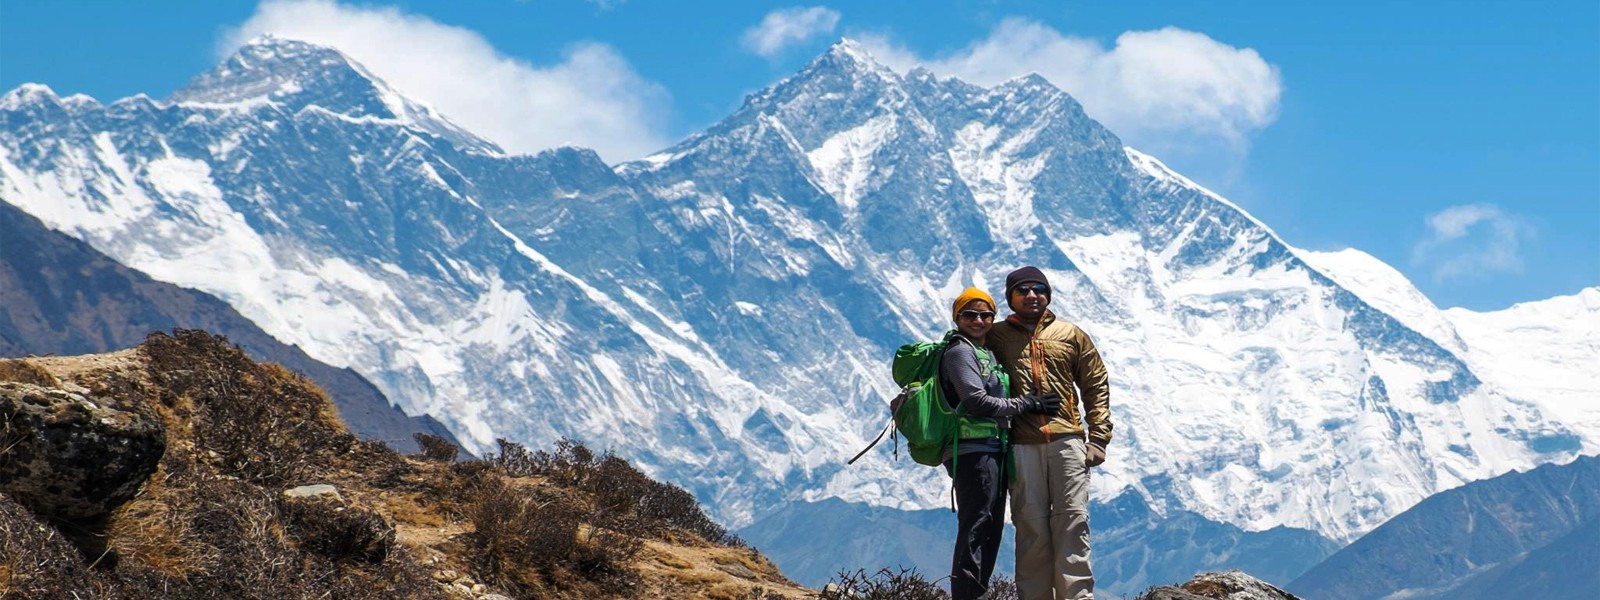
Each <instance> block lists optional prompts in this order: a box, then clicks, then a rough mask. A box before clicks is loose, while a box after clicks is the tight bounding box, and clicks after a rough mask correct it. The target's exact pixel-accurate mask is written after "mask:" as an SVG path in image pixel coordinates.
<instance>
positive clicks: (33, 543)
mask: <svg viewBox="0 0 1600 600" xmlns="http://www.w3.org/2000/svg"><path fill="white" fill-rule="evenodd" d="M111 589H113V585H112V582H110V581H107V578H105V577H104V576H103V575H101V574H99V573H97V572H94V571H91V570H90V569H88V568H87V567H86V566H85V565H84V564H83V556H82V555H81V554H80V553H79V552H78V549H77V548H76V547H75V546H73V545H72V543H71V542H69V541H67V539H66V537H64V536H62V535H61V533H60V532H58V531H56V529H55V528H54V527H52V526H50V525H48V524H46V523H45V522H44V521H43V520H41V519H39V518H38V517H36V516H35V515H34V514H33V513H32V512H31V511H29V510H28V509H27V508H25V507H23V506H22V505H21V504H17V503H16V501H14V500H12V499H11V497H9V496H7V495H5V494H4V493H0V599H7V600H9V599H11V598H18V599H21V598H52V597H72V595H78V596H79V597H83V598H91V597H101V596H103V595H108V592H109V591H110V590H111Z"/></svg>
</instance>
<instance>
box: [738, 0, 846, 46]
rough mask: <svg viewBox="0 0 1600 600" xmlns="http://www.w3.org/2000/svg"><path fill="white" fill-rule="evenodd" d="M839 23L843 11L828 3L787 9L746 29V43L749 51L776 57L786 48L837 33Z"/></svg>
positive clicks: (743, 39) (775, 12)
mask: <svg viewBox="0 0 1600 600" xmlns="http://www.w3.org/2000/svg"><path fill="white" fill-rule="evenodd" d="M838 26H839V11H836V10H833V9H831V8H828V7H826V6H813V7H810V8H806V7H800V6H796V7H793V8H783V9H778V10H775V11H772V12H769V13H767V16H766V17H765V18H763V19H761V24H759V25H756V26H754V27H751V28H749V29H746V30H745V31H744V37H743V38H742V42H743V43H744V47H745V49H746V50H749V51H751V52H754V53H756V54H759V55H761V56H764V57H767V58H772V57H773V56H776V55H777V54H778V53H779V52H782V51H783V50H784V49H785V48H788V47H790V46H793V45H795V44H799V43H801V42H805V41H806V40H809V39H812V38H814V37H817V36H820V35H827V34H830V33H833V30H834V28H836V27H838Z"/></svg>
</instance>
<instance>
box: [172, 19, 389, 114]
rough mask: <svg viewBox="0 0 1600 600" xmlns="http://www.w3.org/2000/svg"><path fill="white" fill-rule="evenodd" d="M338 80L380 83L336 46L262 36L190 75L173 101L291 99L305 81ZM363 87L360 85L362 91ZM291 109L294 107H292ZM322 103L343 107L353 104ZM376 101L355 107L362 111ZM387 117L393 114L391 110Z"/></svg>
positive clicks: (344, 84)
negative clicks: (215, 64) (209, 66)
mask: <svg viewBox="0 0 1600 600" xmlns="http://www.w3.org/2000/svg"><path fill="white" fill-rule="evenodd" d="M313 82H316V83H321V84H337V85H338V87H340V88H343V89H345V90H346V91H351V92H360V91H375V90H376V88H378V87H380V86H382V83H381V82H379V81H377V79H376V78H375V77H373V76H371V75H369V74H368V73H366V72H365V71H364V70H362V69H360V68H359V67H357V66H356V65H355V63H354V62H353V61H351V60H349V59H348V58H346V57H345V56H344V55H343V54H340V53H339V51H338V50H334V49H333V48H329V47H326V46H318V45H315V44H308V43H306V42H301V41H298V40H291V39H286V38H280V37H276V36H272V35H263V36H260V37H257V38H254V39H252V40H250V41H248V42H245V44H244V45H243V46H240V47H239V49H238V50H237V51H235V52H234V53H233V54H232V55H231V56H229V57H228V58H227V59H225V60H223V61H222V63H221V64H218V65H217V66H216V67H215V68H213V69H211V70H210V71H208V72H206V73H204V74H202V75H200V76H199V77H196V78H194V80H192V81H190V82H189V85H187V86H184V87H183V89H180V90H178V91H176V92H173V94H172V97H171V98H169V100H171V101H172V102H179V103H201V104H238V103H246V102H259V101H263V100H265V101H269V102H291V103H292V102H293V98H292V97H294V96H298V95H301V92H303V91H305V90H306V88H307V87H310V86H308V85H307V84H310V83H313ZM363 88H365V90H363ZM295 108H299V107H298V106H296V107H295ZM323 108H327V109H329V110H336V111H337V112H346V111H345V110H338V109H339V108H344V109H357V108H358V107H353V106H345V107H335V106H328V105H323ZM378 108H382V107H381V106H374V107H360V108H359V110H361V111H362V114H371V113H372V112H380V111H374V110H371V109H378ZM389 116H393V115H392V113H391V114H390V115H389Z"/></svg>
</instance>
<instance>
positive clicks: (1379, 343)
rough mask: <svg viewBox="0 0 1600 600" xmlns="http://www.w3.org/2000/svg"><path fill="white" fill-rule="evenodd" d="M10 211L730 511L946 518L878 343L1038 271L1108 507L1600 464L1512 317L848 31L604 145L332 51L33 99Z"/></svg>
mask: <svg viewBox="0 0 1600 600" xmlns="http://www.w3.org/2000/svg"><path fill="white" fill-rule="evenodd" d="M0 196H3V197H4V198H5V200H6V202H8V203H11V204H13V205H15V206H17V207H19V208H21V209H23V210H24V211H26V212H28V213H30V214H32V215H34V216H37V217H38V218H40V219H41V220H42V221H43V222H45V224H46V225H48V226H49V227H51V228H52V229H55V230H58V231H61V232H64V233H67V234H69V235H72V236H74V237H77V238H79V239H81V240H84V241H85V242H87V243H88V244H90V245H91V246H93V247H94V248H96V249H97V250H99V251H101V252H104V253H105V254H107V255H109V256H111V257H112V258H114V259H116V260H117V261H119V262H121V263H123V264H126V265H128V266H131V267H133V268H136V269H139V270H141V271H143V272H145V273H148V274H150V275H151V276H152V277H153V278H155V279H157V280H161V281H166V282H170V283H175V284H179V285H183V286H187V287H192V288H196V289H199V290H202V291H205V292H208V293H211V294H214V295H216V296H217V297H218V298H221V299H222V300H224V301H225V302H227V303H229V304H230V305H232V306H233V307H234V308H236V309H237V310H238V311H239V312H240V313H241V314H242V315H244V316H245V317H246V318H248V319H250V320H252V321H254V322H255V323H257V324H258V325H260V326H261V328H262V329H263V330H265V331H266V332H267V333H269V334H271V335H273V336H275V337H277V338H279V339H282V340H284V341H286V342H288V343H291V344H294V345H296V346H299V347H300V348H302V349H304V350H305V352H306V353H307V354H309V355H310V356H312V357H315V358H317V359H319V360H322V361H325V362H327V363H329V364H331V365H334V366H335V367H338V368H350V369H352V370H354V371H355V372H357V373H359V374H361V375H363V376H365V377H366V378H367V379H369V380H370V381H372V382H373V384H374V385H376V386H377V387H378V388H379V389H380V390H381V391H382V392H383V393H384V394H386V395H387V396H388V397H389V398H392V399H393V400H395V401H396V402H397V403H399V404H400V406H401V407H402V408H404V409H405V410H406V411H407V412H409V413H412V414H422V413H426V414H432V415H436V416H438V417H439V418H440V420H441V421H442V422H443V423H444V424H445V425H446V426H447V427H448V428H449V429H450V430H451V431H452V432H454V433H456V434H457V435H458V436H459V437H460V438H461V440H462V442H463V443H464V444H466V445H467V446H468V447H469V448H472V449H474V450H480V451H481V450H483V449H485V448H488V447H490V446H491V445H492V444H493V441H494V440H495V438H497V437H504V438H507V439H510V440H515V441H520V442H525V443H529V444H533V445H539V444H545V443H548V442H550V441H551V440H554V439H556V438H558V437H560V436H563V435H565V436H571V437H574V438H577V439H582V440H586V441H588V442H590V443H592V444H595V445H599V446H604V447H607V448H612V449H615V450H616V451H618V452H619V453H621V454H624V455H627V456H630V457H633V459H634V460H636V461H637V462H638V463H639V464H640V465H641V468H643V469H645V470H646V471H648V472H650V473H651V474H652V475H656V476H659V477H662V478H665V479H667V480H670V481H673V482H675V483H678V484H681V485H683V486H685V487H686V488H688V489H690V490H691V491H693V492H694V493H695V494H696V495H697V496H698V497H699V498H701V499H702V500H703V501H705V502H706V503H707V504H708V505H709V506H710V507H711V509H712V511H713V513H714V514H715V515H716V516H717V517H718V518H720V519H722V520H723V522H725V523H728V524H731V525H734V526H743V525H748V524H750V523H753V522H755V521H756V520H758V519H760V518H762V517H763V516H766V515H769V514H776V513H779V512H781V511H783V510H786V508H787V507H791V506H792V505H794V503H797V502H820V501H823V500H827V499H830V498H837V499H840V500H843V501H848V502H856V503H864V504H869V505H874V506H881V507H889V508H894V509H904V510H914V509H926V508H932V507H937V506H940V505H942V503H943V499H944V498H943V496H942V493H943V491H944V489H945V487H944V485H943V481H942V480H941V479H942V476H940V475H938V474H936V473H935V470H931V469H908V468H906V467H905V466H903V464H899V465H897V464H894V463H892V462H891V461H889V460H886V459H885V455H884V454H879V455H874V456H873V457H872V458H870V459H864V460H863V461H862V462H861V463H858V464H857V465H856V466H853V467H850V468H848V469H846V468H844V467H843V466H842V463H843V460H844V459H845V458H847V457H848V456H850V455H851V454H852V453H853V451H855V450H856V449H858V448H860V447H861V446H863V445H864V444H865V440H866V438H867V437H868V436H870V435H871V434H874V433H876V432H877V431H878V429H879V427H881V425H882V424H883V423H884V422H885V421H886V419H887V415H886V411H885V410H884V401H885V399H887V398H888V397H889V396H891V395H892V392H893V390H892V389H891V388H892V384H891V383H890V381H889V377H888V373H887V369H886V368H885V363H886V361H887V357H889V356H890V355H891V354H892V351H893V349H894V348H895V347H896V346H898V345H899V344H902V343H905V342H908V341H912V340H915V339H926V338H930V337H932V336H934V335H936V334H937V333H938V332H939V331H941V330H942V329H943V328H945V327H946V319H947V318H948V311H947V310H946V309H947V302H948V301H949V299H950V298H953V297H954V295H955V294H956V293H957V292H958V291H959V290H960V289H961V288H962V287H964V286H966V285H978V286H980V287H985V288H988V289H990V290H992V291H998V290H997V288H998V286H999V284H1000V282H1001V280H1002V279H1003V277H1004V274H1005V273H1006V272H1007V271H1009V270H1011V269H1013V268H1015V267H1018V266H1021V265H1024V264H1034V265H1038V266H1040V267H1042V268H1044V269H1045V271H1046V272H1047V273H1048V274H1049V275H1050V278H1051V281H1052V283H1053V284H1055V287H1056V293H1055V295H1054V300H1053V304H1052V308H1053V310H1055V311H1056V312H1057V313H1058V314H1060V315H1062V316H1063V317H1065V318H1068V319H1070V320H1073V321H1075V322H1077V323H1079V324H1080V325H1082V326H1083V327H1084V328H1085V329H1086V330H1087V331H1088V332H1089V333H1090V334H1091V335H1093V336H1094V337H1095V338H1096V341H1097V342H1098V344H1099V346H1100V348H1101V349H1102V354H1103V356H1104V358H1105V359H1106V361H1107V363H1108V365H1109V368H1110V371H1111V381H1112V387H1113V392H1112V403H1113V411H1114V412H1113V418H1114V420H1115V422H1116V426H1117V431H1116V433H1117V439H1116V440H1115V441H1114V442H1113V444H1112V447H1111V458H1110V460H1109V461H1108V462H1107V463H1106V465H1105V467H1104V468H1103V469H1101V470H1098V471H1097V472H1096V478H1095V483H1094V489H1095V496H1096V497H1097V498H1100V499H1102V500H1109V499H1112V498H1116V497H1118V496H1119V495H1120V494H1122V493H1123V492H1126V491H1128V490H1131V491H1133V492H1134V493H1136V494H1138V495H1139V496H1140V497H1142V498H1143V499H1144V501H1145V503H1147V504H1148V505H1149V506H1150V507H1151V510H1152V511H1153V513H1152V514H1155V515H1171V514H1179V513H1182V512H1190V513H1194V514H1197V515H1200V516H1201V517H1204V518H1205V519H1207V520H1210V521H1215V522H1219V523H1226V524H1229V525H1232V526H1235V527H1238V528H1240V529H1242V530H1246V531H1262V530H1268V529H1271V528H1273V527H1278V526H1289V527H1298V528H1305V529H1311V530H1314V531H1316V532H1318V533H1319V534H1321V535H1323V536H1325V537H1328V538H1331V539H1335V540H1340V541H1345V540H1350V539H1354V538H1355V537H1357V536H1359V535H1360V534H1361V533H1363V532H1365V531H1367V530H1369V529H1370V528H1372V527H1374V526H1376V525H1377V524H1379V523H1381V522H1382V521H1383V520H1385V519H1386V518H1388V517H1389V516H1391V515H1394V514H1397V513H1399V512H1401V511H1402V510H1404V509H1406V508H1408V507H1410V506H1411V505H1413V504H1415V503H1416V502H1418V501H1419V500H1421V499H1422V498H1425V497H1427V496H1429V495H1431V494H1433V493H1435V492H1437V491H1440V490H1444V489H1449V488H1452V487H1456V486H1459V485H1461V484H1463V483H1465V482H1468V481H1473V480H1478V479H1483V478H1487V477H1490V476H1493V475H1497V474H1500V473H1504V472H1507V471H1510V470H1512V469H1516V468H1529V467H1532V466H1534V465H1538V464H1543V463H1547V462H1559V461H1565V460H1569V459H1571V458H1572V457H1573V456H1575V455H1577V454H1592V453H1595V452H1596V451H1600V423H1595V422H1591V421H1589V420H1587V419H1586V418H1584V417H1583V416H1582V415H1579V416H1576V417H1574V416H1573V415H1574V414H1576V413H1571V412H1563V411H1559V410H1554V409H1553V408H1552V407H1551V406H1549V405H1547V404H1544V403H1542V402H1543V401H1542V400H1540V399H1536V398H1531V397H1530V393H1529V390H1528V388H1516V387H1509V386H1503V385H1500V384H1497V383H1496V381H1497V379H1496V378H1494V377H1491V376H1488V375H1485V374H1484V372H1485V368H1484V367H1482V366H1481V365H1480V362H1475V361H1480V358H1477V357H1478V355H1477V354H1474V353H1473V352H1472V350H1473V349H1474V348H1477V347H1480V346H1484V345H1488V346H1493V345H1494V344H1497V343H1499V342H1498V341H1497V340H1498V339H1499V338H1497V337H1496V336H1495V334H1492V333H1485V335H1486V336H1488V338H1486V339H1479V338H1475V337H1471V336H1462V335H1451V332H1452V331H1454V328H1455V327H1457V326H1458V325H1457V324H1458V323H1461V322H1464V321H1463V319H1461V318H1457V317H1458V316H1461V315H1455V314H1453V313H1452V315H1451V316H1450V317H1448V318H1443V317H1440V316H1439V315H1438V312H1439V311H1437V310H1434V309H1432V308H1431V305H1430V306H1428V307H1426V308H1425V309H1424V310H1420V311H1410V310H1409V309H1408V310H1407V311H1400V310H1397V309H1396V306H1397V305H1398V306H1408V305H1404V304H1403V303H1400V304H1397V303H1396V302H1395V298H1398V297H1399V296H1396V295H1394V294H1392V293H1390V292H1391V291H1392V288H1390V287H1376V288H1375V287H1372V286H1363V285H1357V284H1354V283H1346V282H1345V280H1346V279H1347V278H1341V277H1339V276H1336V275H1332V274H1330V273H1333V272H1334V269H1332V268H1328V267H1326V266H1325V265H1323V266H1319V262H1318V260H1317V258H1318V257H1319V255H1317V254H1316V253H1308V252H1303V251H1300V250H1297V249H1295V248H1293V247H1291V246H1290V245H1288V244H1287V243H1285V242H1284V241H1283V240H1282V239H1280V238H1279V237H1278V236H1277V235H1276V234H1274V233H1273V232H1272V230H1271V229H1269V228H1268V227H1267V226H1266V225H1264V224H1262V223H1260V222H1259V221H1257V220H1255V219H1254V218H1252V217H1251V216H1249V215H1248V214H1246V213H1245V212H1244V211H1243V210H1241V209H1239V208H1238V207H1237V206H1235V205H1233V204H1231V203H1229V202H1228V201H1227V200H1225V199H1223V198H1221V197H1219V196H1217V195H1215V194H1213V193H1211V192H1209V191H1207V190H1205V189H1204V188H1201V187H1200V186H1198V185H1195V184H1194V183H1193V182H1190V181H1188V180H1187V179H1184V178H1183V177H1182V176H1181V175H1178V174H1177V173H1174V172H1172V171H1171V170H1170V169H1167V168H1166V167H1165V166H1163V165H1162V164H1161V163H1160V162H1159V161H1157V160H1156V159H1154V158H1152V157H1149V156H1147V155H1144V154H1141V153H1139V152H1138V151H1136V150H1133V149H1130V148H1126V147H1124V146H1123V145H1122V143H1121V142H1120V141H1119V140H1118V139H1117V138H1116V136H1115V135H1113V134H1112V133H1111V132H1109V131H1107V130H1105V129H1104V128H1103V127H1101V126H1100V125H1099V124H1098V123H1096V122H1095V121H1094V120H1092V119H1090V118H1089V117H1088V116H1087V115H1085V114H1084V113H1083V110H1082V108H1081V107H1080V106H1079V105H1078V103H1077V102H1076V101H1074V100H1073V99H1072V98H1071V97H1069V96H1068V95H1066V94H1064V93H1062V92H1061V91H1060V90H1057V89H1055V88H1054V87H1052V86H1051V85H1049V83H1048V82H1046V81H1044V80H1043V79H1040V78H1037V77H1028V78H1021V79H1017V80H1013V81H1011V82H1007V83H1005V84H1002V85H999V86H996V87H993V88H979V87H976V86H971V85H968V84H965V83H963V82H960V81H957V80H953V79H941V78H938V77H935V76H934V75H932V74H930V73H927V72H924V71H916V72H912V73H909V74H904V75H902V74H898V73H895V72H892V71H890V70H888V69H886V68H884V67H883V66H881V65H879V64H877V63H876V62H875V61H873V60H872V59H871V57H870V56H867V55H866V53H865V52H864V51H863V50H862V49H861V48H860V47H859V46H857V45H855V44H853V43H851V42H848V41H846V42H842V43H840V44H839V45H837V46H835V47H834V48H833V49H831V50H830V51H829V52H827V53H825V54H824V55H822V56H820V57H818V58H817V59H816V60H814V61H813V62H812V63H811V64H809V65H808V66H806V67H805V68H804V69H803V70H801V71H800V72H799V73H797V74H795V75H794V76H792V77H789V78H787V79H785V80H783V81H781V82H778V83H777V84H774V85H773V86H771V87H770V88H767V89H765V90H762V91H760V92H758V93H756V94H753V95H752V96H751V97H749V98H748V99H747V101H746V102H745V104H744V106H743V107H741V108H740V109H739V110H738V111H736V112H735V113H734V114H732V115H730V116H729V117H728V118H727V119H725V120H723V121H722V122H720V123H718V124H716V125H714V126H712V127H710V128H709V129H707V130H706V131H704V132H702V133H700V134H697V135H695V136H692V137H691V138H689V139H687V140H685V141H684V142H682V143H681V144H679V145H677V146H674V147H673V148H670V149H667V150H665V151H663V152H661V153H658V154H656V155H653V156H650V157H647V158H646V159H643V160H641V161H637V162H632V163H626V164H621V165H616V166H608V165H606V164H604V163H603V162H601V161H600V160H599V158H598V157H597V156H596V155H595V154H594V153H593V152H590V151H587V150H584V149H579V148H559V149H554V150H550V151H546V152H542V153H540V154H537V155H532V156H507V155H505V154H504V153H503V152H501V151H500V150H499V149H497V148H495V147H494V146H493V145H492V144H489V143H487V142H484V141H482V140H480V139H477V138H475V137H472V136H471V134H470V133H467V132H464V131H463V130H461V129H460V128H458V127H455V126H453V125H451V124H450V122H449V121H448V119H446V118H445V117H444V116H441V115H438V114H436V113H434V112H433V111H430V110H428V109H427V108H425V107H421V106H420V105H418V104H416V103H414V102H411V101H409V100H406V99H405V98H404V96H403V95H402V94H400V93H398V92H396V91H394V90H392V89H390V88H389V87H388V86H387V85H385V84H384V83H383V82H382V81H381V80H378V79H377V78H375V77H372V76H371V75H370V74H369V73H366V72H365V71H364V70H363V69H362V68H361V67H360V66H359V65H356V64H354V63H352V62H350V61H349V60H348V59H347V58H345V57H344V56H343V55H341V54H339V53H338V52H336V51H334V50H331V49H327V48H320V47H316V46H310V45H307V44H302V43H298V42H293V41H290V40H281V39H271V38H267V39H262V40H257V41H255V42H253V43H251V44H248V45H246V46H245V47H244V48H242V49H240V50H239V52H238V54H237V55H236V56H234V57H232V58H230V59H229V60H228V61H226V62H225V63H224V64H222V65H219V66H218V67H217V68H216V69H215V70H213V71H212V72H210V73H207V74H205V75H202V76H201V77H199V78H197V79H196V80H195V81H194V83H192V84H191V85H190V86H189V87H188V88H186V89H184V90H181V91H179V92H178V93H177V94H175V95H174V96H173V97H172V98H169V99H167V100H164V101H157V100H153V99H150V98H147V97H143V96H138V97H133V98H128V99H123V100H119V101H116V102H113V103H111V104H109V105H103V104H100V103H99V102H97V101H95V100H93V99H90V98H87V97H83V96H69V97H65V98H62V97H59V96H57V95H56V94H54V93H53V92H52V91H50V90H49V89H48V88H45V87H43V86H40V85H25V86H23V87H21V88H18V89H16V90H13V91H11V92H10V93H8V94H6V95H5V97H4V98H3V99H0ZM1355 272H1356V273H1358V274H1363V273H1367V272H1368V271H1363V270H1359V269H1358V270H1356V271H1355ZM1402 279H1403V278H1402ZM1359 281H1365V280H1364V279H1360V280H1359ZM1588 294H1589V293H1588V292H1585V295H1584V296H1583V298H1588V297H1590V296H1589V295H1588ZM1584 302H1588V301H1587V300H1584V301H1582V302H1579V303H1578V304H1577V308H1575V309H1574V310H1576V311H1578V312H1577V314H1580V315H1595V314H1597V312H1600V305H1597V304H1596V303H1593V302H1588V303H1587V304H1585V303H1584ZM1535 312H1537V311H1535ZM1528 318H1529V319H1532V320H1537V316H1536V315H1530V316H1528ZM1591 318H1592V317H1591ZM1551 335H1552V336H1557V337H1559V336H1561V335H1562V334H1561V333H1552V334H1551ZM1578 335H1584V334H1578ZM1563 339H1565V338H1563ZM1580 339H1581V338H1580ZM1581 344H1582V342H1579V343H1576V344H1569V345H1570V346H1571V347H1581ZM1565 361H1566V359H1565V358H1558V359H1556V360H1554V361H1553V362H1552V364H1550V365H1548V366H1546V367H1545V368H1547V369H1548V370H1550V371H1557V372H1572V371H1574V370H1576V369H1580V367H1577V366H1573V365H1571V364H1569V363H1567V362H1565ZM1574 379H1576V378H1574ZM1579 385H1580V386H1594V385H1595V384H1593V383H1587V382H1580V383H1579ZM1580 389H1582V390H1587V389H1592V387H1581V388H1580ZM769 550H770V548H769Z"/></svg>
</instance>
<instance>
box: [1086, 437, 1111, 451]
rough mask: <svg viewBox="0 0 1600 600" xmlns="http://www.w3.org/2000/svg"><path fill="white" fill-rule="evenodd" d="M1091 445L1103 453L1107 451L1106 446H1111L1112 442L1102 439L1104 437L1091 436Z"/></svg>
mask: <svg viewBox="0 0 1600 600" xmlns="http://www.w3.org/2000/svg"><path fill="white" fill-rule="evenodd" d="M1089 443H1091V444H1094V445H1095V446H1096V447H1098V448H1100V450H1101V451H1102V452H1104V451H1105V449H1106V446H1108V445H1110V444H1111V440H1108V439H1106V438H1102V437H1095V436H1092V435H1091V436H1089Z"/></svg>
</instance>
